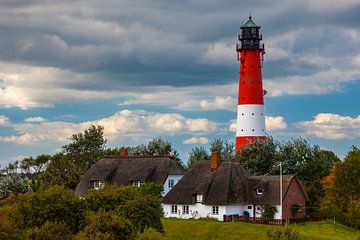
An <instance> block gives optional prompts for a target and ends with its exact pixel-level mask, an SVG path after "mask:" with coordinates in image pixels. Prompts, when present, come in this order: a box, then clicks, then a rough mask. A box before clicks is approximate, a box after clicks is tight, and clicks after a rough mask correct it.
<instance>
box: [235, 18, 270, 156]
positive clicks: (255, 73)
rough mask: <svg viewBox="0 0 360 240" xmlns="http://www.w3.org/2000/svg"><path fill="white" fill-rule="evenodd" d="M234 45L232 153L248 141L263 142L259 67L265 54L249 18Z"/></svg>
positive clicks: (259, 37)
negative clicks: (236, 83) (236, 89)
mask: <svg viewBox="0 0 360 240" xmlns="http://www.w3.org/2000/svg"><path fill="white" fill-rule="evenodd" d="M240 29H241V34H240V35H239V38H238V39H239V43H238V44H237V45H236V51H237V56H238V60H239V61H240V72H239V73H240V77H239V95H238V109H237V124H236V151H239V150H241V147H244V146H247V144H248V141H254V140H255V139H266V138H267V137H266V136H267V135H266V129H265V115H264V95H265V93H266V91H265V90H264V89H263V86H262V75H261V68H262V63H263V57H264V54H265V48H264V44H262V43H261V40H262V35H260V32H259V30H260V26H258V25H256V24H255V23H254V21H253V20H252V19H251V16H249V19H248V20H247V21H246V22H245V23H244V24H243V25H242V26H241V27H240Z"/></svg>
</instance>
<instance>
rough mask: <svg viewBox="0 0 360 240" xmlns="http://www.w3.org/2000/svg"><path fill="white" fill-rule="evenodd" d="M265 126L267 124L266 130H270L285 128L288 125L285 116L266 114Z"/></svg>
mask: <svg viewBox="0 0 360 240" xmlns="http://www.w3.org/2000/svg"><path fill="white" fill-rule="evenodd" d="M265 126H266V130H268V131H277V130H283V129H286V128H287V127H288V125H287V123H286V122H285V120H284V118H283V117H281V116H277V117H271V116H265Z"/></svg>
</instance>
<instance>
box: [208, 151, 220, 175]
mask: <svg viewBox="0 0 360 240" xmlns="http://www.w3.org/2000/svg"><path fill="white" fill-rule="evenodd" d="M210 161H211V162H210V168H211V171H215V170H216V169H217V168H218V167H219V165H220V153H219V152H212V153H211V160H210Z"/></svg>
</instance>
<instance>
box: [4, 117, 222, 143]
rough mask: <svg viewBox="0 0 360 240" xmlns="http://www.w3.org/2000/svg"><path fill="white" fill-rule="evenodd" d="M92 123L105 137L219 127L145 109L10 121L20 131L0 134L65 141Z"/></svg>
mask: <svg viewBox="0 0 360 240" xmlns="http://www.w3.org/2000/svg"><path fill="white" fill-rule="evenodd" d="M90 125H102V126H104V134H105V137H106V138H107V139H109V140H114V139H119V138H131V139H138V138H144V137H150V136H158V135H159V134H164V135H174V134H201V133H211V132H214V131H216V130H217V123H216V122H213V121H210V120H208V119H205V118H186V117H185V116H183V115H181V114H172V113H156V112H148V111H144V110H122V111H119V112H117V113H115V114H114V115H112V116H109V117H106V118H102V119H98V120H95V121H88V122H81V123H72V122H61V121H56V122H49V121H45V122H37V123H34V122H31V123H10V124H9V126H10V127H11V128H12V130H13V131H14V132H15V133H17V134H13V135H10V136H0V141H2V142H12V143H18V144H36V143H42V142H46V141H52V142H65V141H66V140H67V138H68V137H70V136H71V135H72V134H75V133H78V132H81V131H83V130H85V129H87V128H88V127H89V126H90Z"/></svg>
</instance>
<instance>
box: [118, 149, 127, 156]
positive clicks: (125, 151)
mask: <svg viewBox="0 0 360 240" xmlns="http://www.w3.org/2000/svg"><path fill="white" fill-rule="evenodd" d="M119 155H120V156H121V157H125V156H127V155H128V153H127V149H126V148H124V147H122V148H120V150H119Z"/></svg>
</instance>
